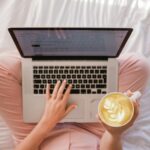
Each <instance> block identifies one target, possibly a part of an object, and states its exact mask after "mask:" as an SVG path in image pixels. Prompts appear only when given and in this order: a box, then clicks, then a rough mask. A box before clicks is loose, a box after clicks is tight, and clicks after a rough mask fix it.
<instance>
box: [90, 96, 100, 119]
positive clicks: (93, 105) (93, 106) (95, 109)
mask: <svg viewBox="0 0 150 150" xmlns="http://www.w3.org/2000/svg"><path fill="white" fill-rule="evenodd" d="M99 101H100V100H99V99H98V98H97V99H92V100H91V101H90V105H91V109H92V110H91V117H92V118H93V117H94V118H95V116H96V114H97V113H98V104H99Z"/></svg>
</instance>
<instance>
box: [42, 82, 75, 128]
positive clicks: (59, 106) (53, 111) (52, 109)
mask: <svg viewBox="0 0 150 150" xmlns="http://www.w3.org/2000/svg"><path fill="white" fill-rule="evenodd" d="M65 87H66V80H64V81H63V82H62V84H61V83H60V81H58V82H57V83H56V86H55V88H54V91H53V93H52V95H51V94H50V93H49V91H50V85H47V88H46V99H47V102H46V107H45V111H44V114H43V117H42V119H41V120H42V121H44V122H46V124H47V125H51V124H54V125H56V124H57V123H58V122H59V121H60V120H62V119H63V118H64V117H65V116H66V115H67V114H69V112H71V111H72V110H73V109H74V108H76V107H77V105H76V104H71V105H69V106H67V102H68V99H69V95H70V91H71V88H72V85H68V87H67V89H66V91H65V93H64V94H63V92H64V89H65Z"/></svg>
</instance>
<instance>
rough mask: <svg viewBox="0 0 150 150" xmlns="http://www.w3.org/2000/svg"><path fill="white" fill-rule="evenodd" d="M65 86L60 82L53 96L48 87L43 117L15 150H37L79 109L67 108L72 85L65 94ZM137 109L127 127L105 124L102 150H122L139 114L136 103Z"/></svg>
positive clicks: (64, 83)
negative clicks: (72, 112)
mask: <svg viewBox="0 0 150 150" xmlns="http://www.w3.org/2000/svg"><path fill="white" fill-rule="evenodd" d="M65 86H66V80H64V81H63V83H62V84H61V83H60V81H58V82H57V84H56V86H55V88H54V91H53V94H52V95H51V94H50V93H49V88H50V86H49V85H47V89H46V100H47V101H46V106H45V111H44V114H43V117H42V118H41V120H40V121H39V123H38V124H37V125H36V127H35V128H34V129H33V131H32V132H31V133H30V134H29V135H28V136H27V137H26V138H25V139H24V140H23V141H22V142H21V143H20V144H19V145H18V146H17V147H16V149H15V150H27V149H30V150H37V149H38V148H39V146H40V144H41V143H42V142H43V140H44V139H45V138H46V137H47V133H49V132H50V131H51V130H52V129H53V128H54V127H55V126H56V124H57V123H58V122H59V121H60V120H62V119H63V118H64V117H65V116H66V115H67V114H69V113H70V112H71V111H72V110H73V109H75V108H76V107H77V105H76V104H71V105H69V106H67V102H68V99H69V95H70V91H71V88H72V85H69V86H68V88H67V90H66V92H65V93H64V94H63V91H64V88H65ZM135 109H136V111H135V115H134V119H133V120H132V121H131V122H130V123H129V124H128V125H127V126H126V127H121V128H117V129H116V128H112V127H108V126H107V125H105V124H103V125H104V127H105V129H106V131H105V133H104V135H103V137H102V139H101V143H100V145H101V150H122V145H121V135H122V133H123V132H124V131H125V130H126V129H128V128H129V127H130V126H131V125H132V124H133V122H134V120H135V118H136V116H137V114H138V113H137V112H138V105H137V103H135Z"/></svg>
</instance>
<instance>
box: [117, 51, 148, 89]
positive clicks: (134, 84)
mask: <svg viewBox="0 0 150 150" xmlns="http://www.w3.org/2000/svg"><path fill="white" fill-rule="evenodd" d="M118 61H119V64H120V68H119V85H120V90H123V91H126V90H128V89H130V90H132V91H135V90H141V91H143V90H144V89H145V85H146V83H147V81H148V78H149V74H150V73H149V72H150V71H149V70H150V69H149V64H148V61H147V60H146V58H145V57H143V56H138V55H136V54H127V55H122V56H121V57H119V58H118Z"/></svg>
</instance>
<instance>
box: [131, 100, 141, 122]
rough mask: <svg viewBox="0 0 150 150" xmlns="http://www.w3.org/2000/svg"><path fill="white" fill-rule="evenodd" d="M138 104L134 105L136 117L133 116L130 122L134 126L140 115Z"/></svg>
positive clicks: (134, 103)
mask: <svg viewBox="0 0 150 150" xmlns="http://www.w3.org/2000/svg"><path fill="white" fill-rule="evenodd" d="M137 103H138V102H133V105H134V115H133V118H132V120H131V122H130V124H131V125H132V124H133V123H134V121H135V120H136V118H137V116H138V114H139V106H138V104H137Z"/></svg>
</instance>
